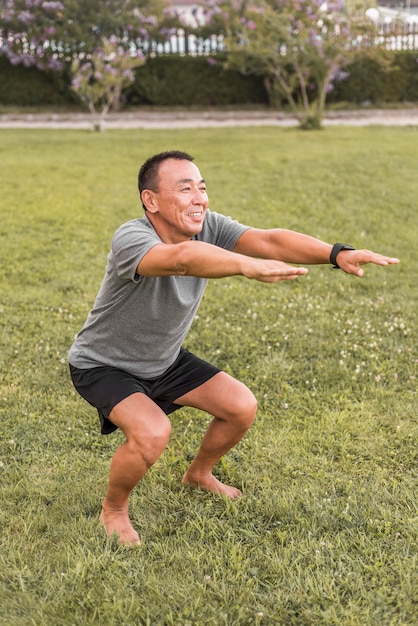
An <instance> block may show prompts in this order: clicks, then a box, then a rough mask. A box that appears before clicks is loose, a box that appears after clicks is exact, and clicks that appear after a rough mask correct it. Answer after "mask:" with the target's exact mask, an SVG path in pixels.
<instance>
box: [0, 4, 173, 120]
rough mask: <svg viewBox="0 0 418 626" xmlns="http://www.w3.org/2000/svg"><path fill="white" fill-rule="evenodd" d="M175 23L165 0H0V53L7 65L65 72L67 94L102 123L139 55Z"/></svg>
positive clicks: (129, 78) (130, 77)
mask: <svg viewBox="0 0 418 626" xmlns="http://www.w3.org/2000/svg"><path fill="white" fill-rule="evenodd" d="M178 23H179V22H178V20H176V19H175V18H173V16H172V15H171V14H170V13H169V12H168V11H167V10H166V6H165V0H106V1H104V0H88V1H87V0H62V1H55V0H0V54H3V55H5V56H6V57H7V58H8V60H9V62H10V63H11V64H13V65H18V64H24V65H25V66H27V67H29V66H36V67H37V68H38V69H41V70H47V69H52V70H60V69H63V68H71V72H72V76H73V84H72V87H73V89H74V90H75V91H76V92H77V93H78V95H79V96H80V99H81V100H82V101H83V102H84V103H86V104H87V106H88V107H89V110H90V111H92V112H93V111H95V115H97V110H98V108H100V117H101V119H103V118H104V116H105V115H106V113H107V112H108V110H109V109H110V108H111V107H112V108H118V106H119V104H120V96H121V90H122V89H123V88H124V87H125V86H127V85H128V84H129V83H130V82H132V80H133V79H134V76H133V71H134V69H135V68H136V67H138V65H142V64H143V63H144V61H145V57H144V56H143V54H142V51H143V50H148V49H149V48H150V42H153V41H158V40H163V41H164V40H165V39H167V38H168V37H169V35H170V33H171V29H172V28H173V27H175V26H176V25H178Z"/></svg>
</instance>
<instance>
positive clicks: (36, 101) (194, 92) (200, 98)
mask: <svg viewBox="0 0 418 626" xmlns="http://www.w3.org/2000/svg"><path fill="white" fill-rule="evenodd" d="M222 61H223V59H222V58H221V57H219V58H218V60H217V62H216V64H214V63H213V62H210V61H209V60H208V58H207V57H191V56H185V57H180V56H177V55H170V56H161V57H156V58H151V59H148V61H147V63H146V64H145V65H144V66H143V67H141V68H139V69H138V70H137V72H136V81H135V83H134V84H133V85H132V86H131V87H129V89H127V90H126V91H125V92H124V105H125V106H127V107H134V106H145V105H151V106H192V107H193V106H196V107H210V106H228V105H237V104H239V105H244V106H245V105H247V106H248V105H268V104H269V98H268V95H267V92H266V89H265V87H264V83H263V79H262V78H260V77H256V76H242V75H241V74H239V73H238V72H235V71H232V70H225V69H223V66H222ZM346 70H347V71H348V73H349V76H348V78H346V79H345V80H343V81H341V82H336V83H335V85H334V90H333V92H332V93H331V94H329V96H328V102H329V103H341V102H344V103H351V104H356V105H357V104H363V103H365V102H367V103H370V104H373V105H379V104H383V103H385V102H391V103H401V102H418V52H417V51H402V52H400V51H399V52H387V51H384V50H380V49H375V50H373V51H371V52H369V53H368V54H367V55H363V56H359V58H358V59H356V61H355V62H353V63H351V64H350V65H349V66H348V67H347V68H346ZM0 105H3V106H16V107H25V106H27V107H29V106H35V107H42V106H50V107H74V106H79V107H80V108H81V105H79V104H78V103H77V98H76V96H75V95H74V93H73V92H72V91H71V89H70V76H69V72H68V69H66V70H64V71H62V72H41V71H39V70H37V69H36V68H33V67H32V68H25V67H22V66H16V67H14V66H11V65H10V64H9V62H8V61H7V59H6V58H5V57H0ZM273 106H276V107H280V103H279V102H275V103H274V105H273Z"/></svg>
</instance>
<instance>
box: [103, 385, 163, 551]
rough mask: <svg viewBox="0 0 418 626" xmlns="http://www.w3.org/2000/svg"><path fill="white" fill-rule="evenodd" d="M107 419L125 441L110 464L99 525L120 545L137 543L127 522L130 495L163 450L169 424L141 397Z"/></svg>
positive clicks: (118, 407) (125, 403)
mask: <svg viewBox="0 0 418 626" xmlns="http://www.w3.org/2000/svg"><path fill="white" fill-rule="evenodd" d="M109 419H110V420H111V421H112V422H113V423H114V424H115V425H116V426H118V427H119V428H120V429H121V430H122V431H123V433H124V434H125V436H126V441H125V443H124V444H122V445H121V446H120V448H118V450H117V451H116V452H115V454H114V456H113V459H112V462H111V466H110V474H109V483H108V488H107V492H106V496H105V499H104V502H103V508H102V513H101V515H100V521H101V523H102V524H103V526H104V527H105V530H106V533H107V535H108V536H111V535H112V534H113V533H116V534H117V535H118V536H119V543H124V544H135V543H140V538H139V535H138V533H137V532H136V530H135V529H134V528H133V526H132V524H131V521H130V519H129V513H128V499H129V495H130V493H131V491H132V489H133V488H134V487H135V485H137V483H138V482H139V481H140V480H141V478H142V477H143V476H144V474H145V472H146V471H147V470H148V469H149V468H150V467H151V465H153V463H155V461H156V460H157V459H158V458H159V456H160V455H161V453H162V452H163V450H164V448H165V447H166V445H167V442H168V439H169V437H170V432H171V424H170V420H169V419H168V417H167V416H166V415H165V413H164V412H163V411H162V410H161V409H160V408H159V407H158V406H157V405H156V404H155V403H154V402H153V401H152V400H150V398H148V397H147V396H145V395H144V394H142V393H134V394H132V395H130V396H128V397H127V398H125V399H124V400H122V402H120V403H119V404H117V405H116V406H115V407H114V409H113V411H112V412H111V414H110V416H109Z"/></svg>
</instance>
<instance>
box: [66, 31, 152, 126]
mask: <svg viewBox="0 0 418 626" xmlns="http://www.w3.org/2000/svg"><path fill="white" fill-rule="evenodd" d="M144 63H145V57H144V55H143V53H142V52H141V51H137V52H135V53H133V52H131V51H129V50H128V51H127V50H125V49H124V48H123V47H122V46H120V45H119V43H118V39H117V38H116V37H110V38H109V39H103V41H102V45H101V46H100V47H99V48H97V49H96V50H95V51H94V52H93V53H92V54H89V55H87V56H86V58H83V59H81V58H75V59H74V60H73V63H72V66H71V72H72V75H73V79H72V83H71V87H72V89H73V90H74V91H75V92H76V94H77V95H78V97H79V98H80V100H81V101H82V102H83V103H84V104H85V105H86V106H87V107H88V109H89V111H90V113H91V115H92V117H93V127H94V128H95V130H103V128H104V120H105V117H106V115H107V114H108V112H109V111H110V109H112V108H115V107H116V108H117V106H118V104H119V101H120V96H121V93H122V89H123V88H124V87H127V86H129V85H130V84H131V83H133V82H134V80H135V74H134V70H135V68H137V67H139V66H140V65H143V64H144Z"/></svg>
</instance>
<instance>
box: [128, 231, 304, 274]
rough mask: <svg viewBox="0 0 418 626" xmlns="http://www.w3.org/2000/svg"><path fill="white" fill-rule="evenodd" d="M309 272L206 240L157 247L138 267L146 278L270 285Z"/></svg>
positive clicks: (152, 249) (138, 270)
mask: <svg viewBox="0 0 418 626" xmlns="http://www.w3.org/2000/svg"><path fill="white" fill-rule="evenodd" d="M307 271H308V270H307V269H306V268H305V267H294V266H293V265H287V263H284V262H283V261H281V260H278V259H274V258H273V257H271V258H267V259H259V258H255V257H253V256H248V255H245V254H239V253H237V252H230V251H229V250H224V249H223V248H219V247H218V246H214V245H212V244H209V243H204V242H202V241H184V242H182V243H177V244H165V243H161V244H157V245H156V246H154V247H153V248H151V250H149V252H147V253H146V254H145V256H144V257H143V258H142V260H141V262H140V263H139V265H138V267H137V273H138V274H140V275H142V276H172V275H178V276H198V277H201V278H223V277H225V276H245V277H246V278H253V279H255V280H259V281H261V282H267V283H275V282H277V281H279V280H292V279H294V278H297V277H298V276H301V275H303V274H306V273H307Z"/></svg>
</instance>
